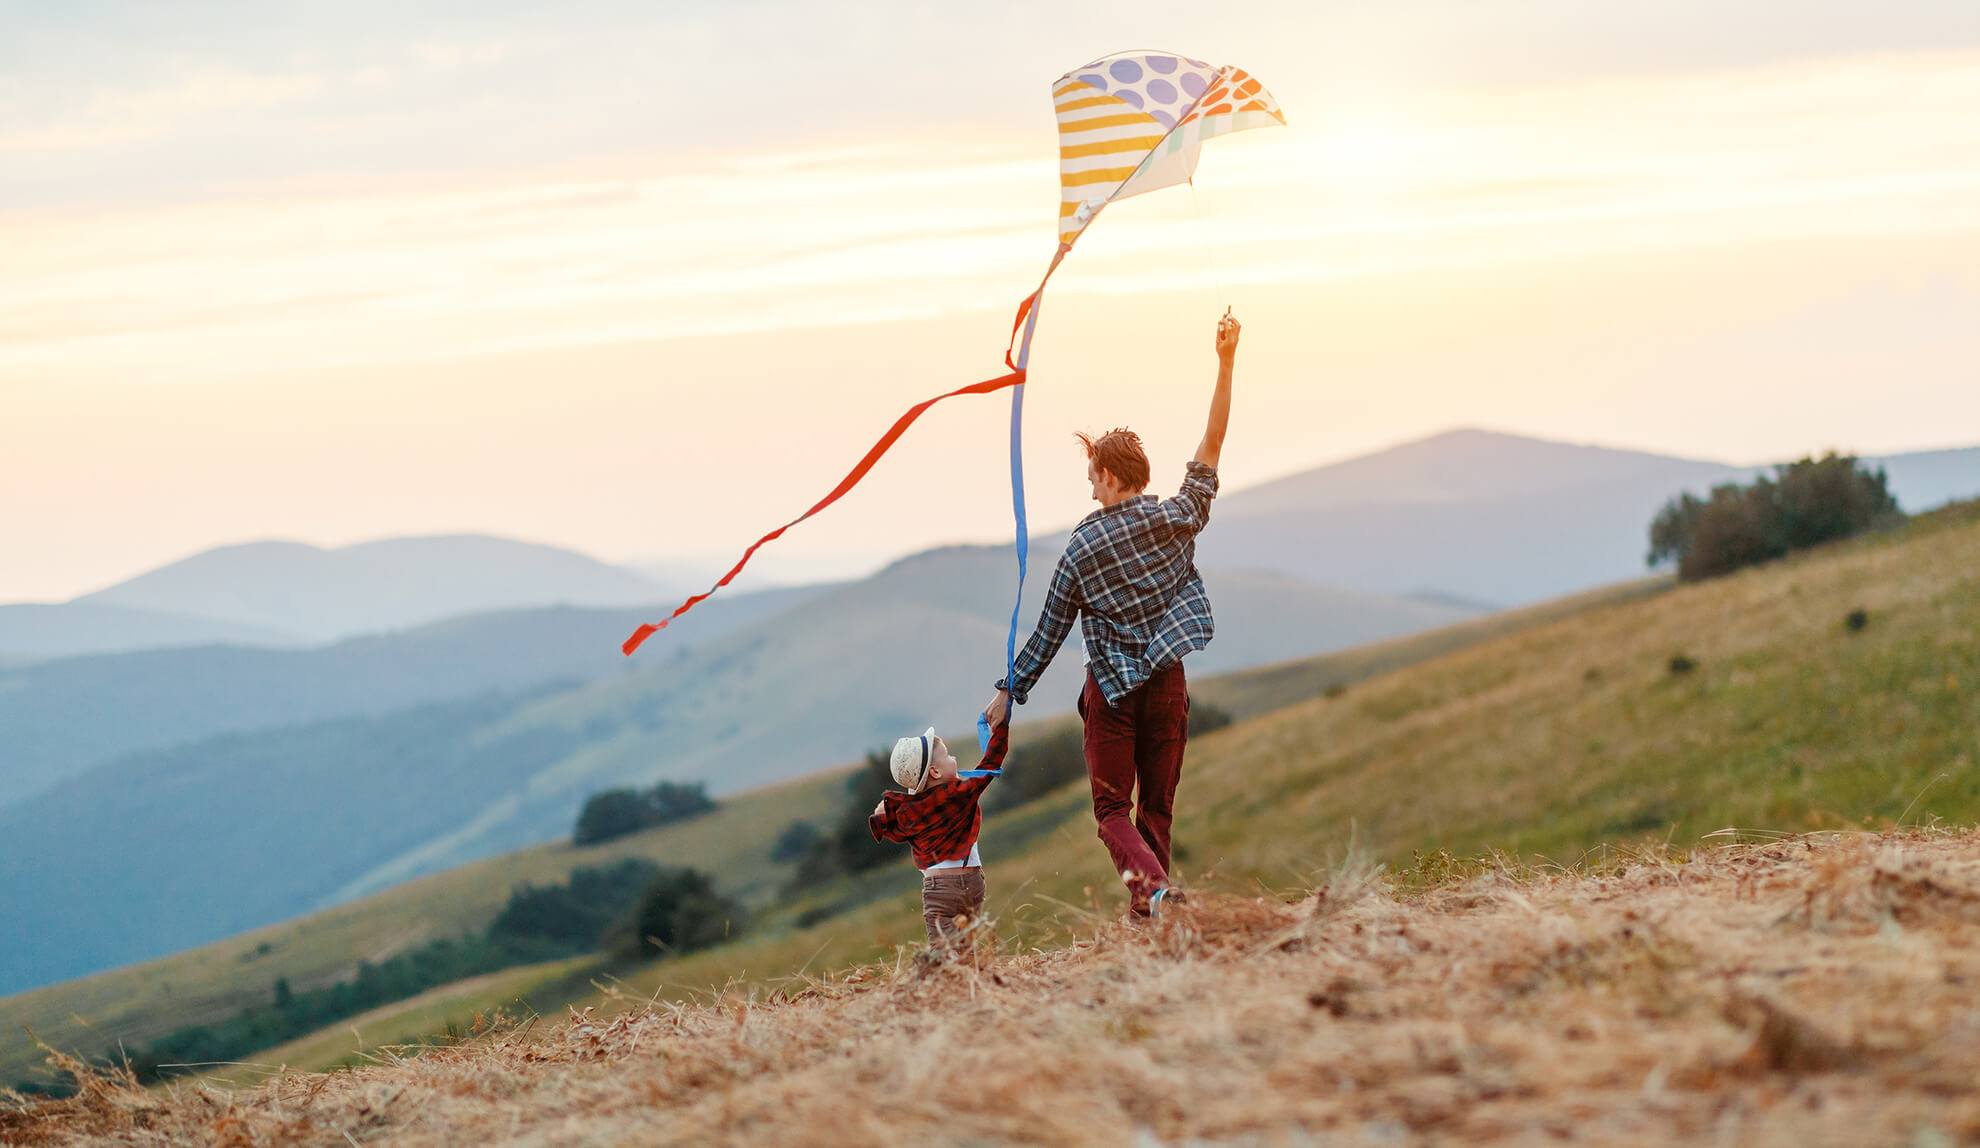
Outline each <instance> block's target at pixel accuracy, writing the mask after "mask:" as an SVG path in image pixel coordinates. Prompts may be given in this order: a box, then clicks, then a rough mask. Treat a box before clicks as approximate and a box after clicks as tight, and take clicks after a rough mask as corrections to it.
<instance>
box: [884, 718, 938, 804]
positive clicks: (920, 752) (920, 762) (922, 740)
mask: <svg viewBox="0 0 1980 1148" xmlns="http://www.w3.org/2000/svg"><path fill="white" fill-rule="evenodd" d="M934 761H935V727H934V726H932V725H931V726H929V727H928V729H927V731H926V732H924V733H923V734H922V735H921V736H920V737H904V738H902V739H901V740H899V741H897V742H895V743H894V758H893V760H892V761H890V762H888V763H887V764H888V766H889V768H891V769H892V770H893V771H894V783H895V784H896V785H899V786H900V787H901V788H902V789H905V790H907V791H908V792H909V793H913V792H915V791H916V790H918V789H920V788H921V783H922V782H924V781H927V780H928V767H929V765H930V764H932V763H933V762H934Z"/></svg>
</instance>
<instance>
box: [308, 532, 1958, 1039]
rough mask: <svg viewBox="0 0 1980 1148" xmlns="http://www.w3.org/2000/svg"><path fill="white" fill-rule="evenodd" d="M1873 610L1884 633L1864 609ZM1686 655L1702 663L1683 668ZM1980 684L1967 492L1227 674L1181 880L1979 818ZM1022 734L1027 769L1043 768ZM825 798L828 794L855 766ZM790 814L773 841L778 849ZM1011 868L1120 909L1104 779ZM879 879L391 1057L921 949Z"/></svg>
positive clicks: (1197, 788) (1015, 817)
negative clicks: (1902, 523)
mask: <svg viewBox="0 0 1980 1148" xmlns="http://www.w3.org/2000/svg"><path fill="white" fill-rule="evenodd" d="M1857 610H1861V611H1863V612H1864V615H1865V617H1866V619H1867V624H1865V625H1864V626H1863V627H1862V628H1861V629H1860V630H1858V629H1852V628H1851V627H1850V626H1848V625H1847V624H1846V621H1845V620H1846V618H1847V617H1848V616H1849V615H1850V614H1851V613H1852V612H1853V611H1857ZM1680 656H1682V658H1684V659H1686V660H1688V661H1689V662H1690V663H1691V666H1692V668H1690V669H1689V670H1688V671H1682V672H1680V671H1679V670H1677V669H1676V668H1674V660H1675V659H1678V658H1679V657H1680ZM1677 664H1682V663H1677ZM1330 687H1341V688H1330ZM1976 689H1980V504H1967V505H1963V506H1958V507H1954V508H1950V509H1948V510H1946V511H1943V512H1940V513H1937V514H1933V515H1930V516H1926V517H1923V518H1920V519H1917V520H1914V521H1913V522H1912V523H1911V524H1909V525H1907V526H1906V527H1904V528H1902V529H1900V530H1897V531H1894V532H1892V533H1890V534H1886V535H1883V536H1879V537H1874V538H1868V539H1863V540H1859V541H1856V542H1853V543H1848V544H1844V545H1839V546H1833V547H1829V548H1825V549H1823V550H1821V551H1817V552H1814V553H1811V554H1808V555H1805V556H1802V557H1800V558H1797V559H1794V560H1790V561H1787V562H1782V563H1777V564H1774V565H1770V566H1767V567H1763V568H1757V569H1753V570H1748V571H1745V572H1743V573H1741V574H1738V575H1735V576H1733V577H1729V578H1725V579H1721V580H1717V581H1713V582H1707V583H1702V584H1697V585H1689V586H1682V587H1675V588H1672V587H1670V586H1669V585H1668V583H1664V582H1646V583H1639V584H1633V585H1628V586H1623V587H1617V588H1614V589H1612V590H1610V591H1607V592H1604V593H1602V594H1597V595H1591V596H1584V597H1582V598H1580V599H1573V600H1566V601H1562V602H1558V603H1552V604H1548V605H1546V606H1542V607H1536V608H1534V609H1533V610H1529V611H1525V612H1522V613H1520V614H1516V615H1508V616H1502V617H1495V618H1492V619H1485V620H1480V621H1477V622H1472V623H1468V624H1466V625H1464V626H1461V627H1453V628H1451V629H1449V630H1446V631H1440V632H1437V633H1434V634H1427V635H1419V636H1417V637H1415V638H1412V639H1406V640H1404V641H1401V642H1395V643H1387V644H1384V645H1381V646H1374V647H1368V648H1364V649H1361V650H1355V651H1349V652H1346V653H1342V654H1337V655H1333V656H1331V657H1329V658H1323V659H1315V660H1312V661H1308V662H1304V663H1298V664H1293V665H1288V666H1282V667H1275V668H1272V669H1269V670H1261V671H1251V672H1247V673H1243V674H1234V675H1228V676H1225V677H1223V678H1218V679H1206V680H1204V681H1202V682H1201V683H1199V694H1200V696H1203V697H1205V698H1207V699H1210V700H1212V701H1215V702H1216V703H1217V704H1219V705H1221V706H1224V707H1225V708H1227V709H1230V710H1231V711H1232V712H1234V713H1236V714H1238V715H1239V716H1240V717H1241V718H1243V719H1245V720H1241V721H1239V722H1238V723H1237V724H1236V725H1233V726H1231V727H1229V728H1227V729H1225V730H1222V731H1220V732H1218V733H1215V734H1211V735H1208V736H1206V737H1203V738H1200V739H1198V740H1197V741H1195V742H1193V743H1192V746H1191V753H1190V758H1189V761H1188V764H1187V767H1186V770H1185V774H1184V780H1183V786H1182V791H1181V794H1180V799H1179V811H1180V812H1179V817H1178V821H1177V834H1176V836H1177V842H1178V861H1179V869H1180V870H1181V872H1182V873H1183V874H1184V875H1185V876H1186V877H1187V879H1188V880H1189V881H1190V882H1191V883H1192V884H1194V885H1196V886H1197V887H1199V888H1223V889H1236V890H1252V889H1257V888H1259V887H1263V888H1266V889H1271V890H1286V889H1292V888H1299V887H1306V886H1309V885H1311V884H1312V883H1314V882H1315V881H1317V880H1322V879H1324V877H1323V876H1322V874H1323V873H1324V871H1325V869H1326V867H1327V866H1329V865H1331V864H1335V863H1338V862H1339V861H1341V860H1342V859H1343V858H1344V857H1345V856H1346V855H1347V854H1348V852H1349V851H1350V849H1351V848H1352V849H1356V850H1359V851H1361V852H1364V853H1366V854H1369V855H1371V856H1372V857H1373V858H1374V859H1376V860H1379V861H1382V862H1386V863H1388V864H1389V865H1391V866H1394V867H1397V868H1405V869H1407V868H1410V867H1413V866H1417V865H1419V860H1418V858H1419V857H1422V858H1424V860H1423V861H1421V862H1420V864H1421V865H1422V866H1423V868H1424V869H1425V871H1426V872H1428V873H1431V874H1434V873H1437V872H1441V871H1443V870H1444V869H1446V868H1447V867H1448V864H1449V861H1448V859H1446V858H1445V857H1444V856H1442V855H1441V853H1440V851H1447V852H1448V853H1449V854H1452V855H1456V856H1458V857H1465V856H1471V855H1476V854H1479V853H1482V852H1484V851H1487V850H1495V849H1496V850H1508V851H1512V852H1515V853H1517V854H1519V855H1520V856H1521V857H1523V858H1524V859H1526V860H1527V861H1529V862H1533V863H1544V862H1548V861H1552V862H1558V863H1562V864H1569V865H1573V864H1577V863H1581V862H1583V861H1585V860H1588V859H1589V858H1590V857H1591V856H1593V857H1594V858H1596V859H1599V858H1600V857H1601V856H1602V854H1601V852H1600V849H1601V847H1602V846H1604V845H1606V844H1612V843H1617V842H1626V841H1632V840H1641V839H1644V838H1654V839H1657V840H1660V841H1661V840H1670V841H1672V842H1674V843H1676V844H1677V845H1678V846H1679V847H1680V848H1682V847H1683V846H1685V845H1687V844H1689V843H1690V842H1693V841H1695V840H1697V839H1698V838H1700V837H1701V836H1703V835H1704V834H1707V833H1710V832H1712V831H1714V830H1717V829H1720V828H1724V827H1729V826H1730V827H1738V828H1740V829H1743V830H1747V831H1753V832H1767V831H1793V830H1800V829H1806V828H1809V827H1813V826H1830V827H1834V826H1841V825H1863V824H1866V823H1867V824H1871V825H1889V824H1895V823H1899V822H1903V823H1907V824H1910V823H1917V822H1921V821H1929V820H1932V819H1943V820H1946V821H1952V822H1959V823H1971V822H1973V821H1975V820H1976V819H1980V773H1976V772H1975V771H1974V769H1973V764H1974V762H1975V759H1976V758H1980V697H1976ZM1021 732H1023V731H1021ZM1022 740H1023V739H1020V742H1019V746H1018V749H1017V750H1016V751H1015V752H1014V754H1013V758H1012V763H1011V768H1012V769H1022V768H1023V749H1022ZM816 784H818V785H820V786H821V787H822V788H821V790H820V791H819V800H820V802H821V805H822V804H827V803H829V801H830V799H831V794H830V793H829V792H828V791H829V790H830V789H831V788H833V787H836V785H837V784H838V783H837V780H836V778H830V779H821V780H820V781H819V782H817V783H816ZM737 812H740V810H739V809H738V810H737ZM783 821H784V818H783V817H782V816H781V815H780V816H778V817H775V818H772V819H770V821H766V822H765V823H763V824H759V825H756V826H754V827H753V828H752V829H751V830H750V831H751V832H756V833H760V834H763V835H765V836H764V837H763V838H762V840H765V841H767V839H768V836H767V835H769V834H774V833H775V831H776V830H777V829H778V828H780V827H781V825H782V824H783ZM771 822H774V823H771ZM738 831H739V832H740V831H741V830H740V829H739V830H738ZM984 854H985V857H986V859H987V861H988V863H989V879H990V904H991V908H992V910H993V912H994V913H995V914H996V915H997V916H998V928H999V933H1000V936H1001V937H1002V939H1003V941H1004V942H1005V943H1006V944H1007V945H1017V946H1023V947H1031V946H1050V945H1053V944H1056V943H1059V942H1061V941H1063V940H1064V939H1065V938H1066V937H1068V936H1070V935H1073V934H1075V933H1080V932H1085V931H1088V930H1090V928H1091V927H1092V925H1093V923H1094V922H1095V921H1096V920H1099V919H1106V918H1110V917H1112V916H1114V915H1116V914H1118V913H1119V911H1120V908H1121V904H1122V901H1123V896H1122V894H1121V893H1120V891H1119V888H1118V884H1117V881H1116V878H1115V877H1114V874H1113V873H1112V870H1111V868H1110V867H1109V866H1108V864H1107V860H1106V855H1105V852H1104V851H1103V850H1102V849H1101V847H1100V846H1099V844H1098V843H1097V842H1096V841H1095V840H1094V838H1093V832H1092V825H1091V822H1090V819H1089V818H1088V816H1087V814H1086V795H1085V793H1084V792H1083V786H1079V785H1075V786H1071V787H1068V788H1067V789H1066V790H1062V791H1060V792H1058V793H1056V794H1054V795H1052V796H1050V797H1048V798H1046V799H1044V800H1042V801H1040V802H1038V803H1036V804H1034V805H1031V806H1028V807H1025V808H1022V809H1018V810H1014V811H1012V812H1010V813H1007V814H1004V815H1001V816H999V817H996V818H993V819H991V821H990V822H989V824H988V825H987V827H986V832H985V837H984ZM859 881H860V884H861V885H862V886H863V887H864V888H863V890H854V889H852V888H851V887H850V886H846V885H842V886H840V887H837V888H833V889H825V890H820V891H819V892H818V893H817V894H815V895H814V897H813V898H812V899H810V900H809V901H807V902H805V903H803V904H799V905H785V906H780V907H777V908H775V909H773V910H772V911H771V912H769V913H767V914H766V915H765V917H764V919H763V920H762V922H761V924H760V926H759V928H758V930H757V931H756V932H755V933H753V934H752V935H751V937H750V938H748V939H747V940H745V941H743V942H740V943H738V944H735V945H732V946H728V947H725V948H721V949H716V950H711V951H707V952H703V953H698V954H694V955H692V956H689V957H686V958H683V959H679V960H671V961H664V962H660V963H657V964H654V965H651V966H647V967H646V968H644V969H638V970H630V971H621V972H622V975H623V987H622V988H620V989H615V990H613V991H612V992H607V993H594V994H588V995H587V994H586V992H585V990H586V988H587V987H588V986H587V985H586V979H587V978H586V977H583V976H577V977H574V976H572V975H570V970H559V969H538V970H517V971H516V972H515V974H514V976H515V978H516V980H515V981H512V982H505V983H504V984H502V985H500V986H494V987H491V988H490V989H489V990H488V991H481V990H480V989H469V990H465V991H463V992H461V993H459V994H457V995H453V996H446V995H445V994H442V996H443V997H444V998H445V999H439V998H435V999H429V1000H427V1001H424V1002H422V1003H420V1004H419V1005H418V1006H417V1007H409V1008H408V1009H407V1010H404V1011H403V1012H402V1014H400V1015H399V1016H397V1017H380V1018H374V1021H375V1023H373V1024H372V1025H371V1027H370V1028H369V1030H368V1031H366V1032H365V1033H364V1039H365V1043H374V1042H376V1041H378V1040H380V1039H384V1040H392V1039H399V1038H402V1037H406V1036H411V1035H414V1034H415V1033H417V1032H420V1031H427V1030H431V1029H432V1028H434V1027H437V1026H438V1024H439V1023H440V1022H441V1020H442V1019H443V1018H444V1019H450V1020H456V1021H458V1020H463V1019H466V1018H467V1017H468V1016H470V1015H471V1012H472V1010H473V1009H474V1008H478V1007H487V1006H489V1005H491V1004H495V1003H498V1002H499V1001H500V1000H502V999H505V998H504V995H503V994H506V995H507V996H508V997H513V996H514V995H515V994H516V992H517V991H518V985H519V984H520V982H522V981H524V980H529V979H533V982H534V990H535V991H529V992H527V994H526V995H528V996H529V999H530V1000H531V1002H532V1003H533V1004H534V1005H535V1006H536V1007H539V1008H544V1009H554V1008H560V1007H561V1006H562V1005H563V1004H564V1003H566V1002H567V1001H573V1000H575V1001H576V1002H577V1003H578V1004H579V1005H580V1006H582V1005H584V1004H593V1005H601V1006H604V1007H608V1008H609V1007H617V1005H618V1004H619V1003H621V1002H622V1001H623V1000H627V999H638V998H643V997H645V996H648V995H651V994H660V995H663V996H671V997H683V996H689V995H693V994H695V993H697V992H704V991H706V990H707V989H708V988H709V987H710V986H719V985H722V984H724V983H727V982H729V981H731V980H734V979H738V978H739V979H742V980H744V981H750V982H770V981H775V980H777V979H780V978H783V977H787V976H789V975H790V974H791V973H792V972H794V971H795V970H797V969H799V968H801V967H809V968H810V969H812V970H817V969H821V968H830V967H836V966H843V965H845V964H847V963H849V962H854V961H861V960H871V959H875V958H879V957H884V956H887V955H889V954H890V953H891V952H892V951H893V947H894V946H895V945H897V944H902V943H913V942H917V941H918V940H919V936H920V921H919V907H918V899H917V896H916V893H915V892H914V889H915V876H914V874H913V872H912V870H911V869H909V868H908V867H907V866H906V865H904V864H903V865H899V866H896V867H893V868H890V869H887V870H883V871H881V872H879V873H875V874H870V875H867V876H864V877H862V878H860V879H859ZM855 892H864V893H865V894H867V895H877V896H878V899H877V900H872V901H870V902H868V903H866V904H864V905H863V906H862V907H857V908H852V909H850V910H849V911H846V912H844V913H841V914H839V915H837V916H834V917H831V918H829V919H826V920H823V921H819V922H817V923H814V924H810V925H808V926H805V925H803V924H801V922H802V921H805V920H807V919H809V918H807V917H805V916H804V914H805V913H806V912H807V911H808V910H810V911H815V910H817V909H818V908H819V907H820V906H824V905H830V904H833V903H834V902H835V900H836V901H841V902H846V903H851V902H856V901H858V900H859V899H860V898H859V897H856V896H852V894H853V893H855ZM353 908H354V909H355V908H356V907H355V906H353ZM388 1033H389V1034H390V1035H387V1034H388ZM354 1044H355V1042H354V1041H352V1040H351V1039H350V1038H349V1037H348V1036H345V1037H342V1038H337V1039H331V1038H330V1037H329V1036H325V1037H324V1038H322V1039H319V1040H316V1041H315V1042H314V1043H313V1044H310V1045H309V1046H308V1047H307V1048H305V1047H303V1046H301V1045H299V1046H295V1047H293V1048H291V1049H289V1050H281V1055H280V1056H278V1057H275V1058H274V1059H279V1060H285V1061H287V1062H289V1063H292V1064H304V1063H312V1062H315V1063H324V1062H328V1061H331V1060H334V1059H336V1058H338V1057H341V1056H347V1055H349V1054H350V1053H351V1052H352V1051H353V1047H354Z"/></svg>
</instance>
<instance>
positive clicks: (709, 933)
mask: <svg viewBox="0 0 1980 1148" xmlns="http://www.w3.org/2000/svg"><path fill="white" fill-rule="evenodd" d="M745 923H746V922H745V920H744V917H743V910H742V907H741V906H740V905H738V904H736V903H735V902H734V901H732V900H730V899H729V898H727V897H724V896H722V895H721V894H719V893H717V892H716V891H715V883H714V881H712V880H710V879H709V877H708V875H707V874H706V873H703V872H701V871H700V870H698V869H690V868H686V867H681V868H677V869H663V870H661V872H660V875H659V876H657V877H655V878H653V880H652V881H650V882H648V883H647V886H646V889H645V891H644V892H642V893H641V894H640V895H639V903H638V905H637V906H635V907H634V909H633V912H632V915H631V918H630V919H629V920H628V921H627V922H626V923H625V925H624V927H623V928H622V930H621V931H620V933H619V935H618V938H617V942H616V943H615V944H614V946H613V948H614V950H615V951H616V952H617V954H618V955H619V956H622V957H630V958H640V957H652V956H655V955H657V954H659V953H662V952H666V953H673V954H679V953H691V952H694V951H695V950H696V949H706V948H710V947H712V946H714V945H719V944H721V943H722V942H723V941H724V940H727V939H728V938H729V937H731V936H733V935H735V934H737V933H740V932H742V930H743V926H744V925H745Z"/></svg>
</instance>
